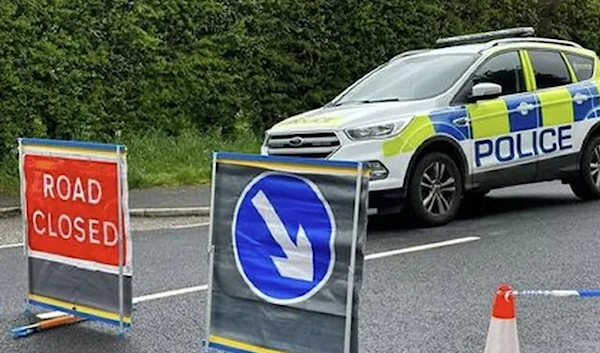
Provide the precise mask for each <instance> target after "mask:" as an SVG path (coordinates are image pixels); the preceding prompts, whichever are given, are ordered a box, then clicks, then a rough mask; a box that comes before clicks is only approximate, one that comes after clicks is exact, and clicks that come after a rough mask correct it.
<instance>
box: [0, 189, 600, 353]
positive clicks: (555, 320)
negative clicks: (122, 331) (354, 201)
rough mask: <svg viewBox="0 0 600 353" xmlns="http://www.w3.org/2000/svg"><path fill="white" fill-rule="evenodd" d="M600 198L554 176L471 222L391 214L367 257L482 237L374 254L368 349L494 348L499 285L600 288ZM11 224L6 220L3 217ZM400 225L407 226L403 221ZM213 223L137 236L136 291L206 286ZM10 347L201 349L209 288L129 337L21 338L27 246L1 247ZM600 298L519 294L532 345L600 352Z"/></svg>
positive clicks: (70, 330) (86, 329) (138, 325)
mask: <svg viewBox="0 0 600 353" xmlns="http://www.w3.org/2000/svg"><path fill="white" fill-rule="evenodd" d="M599 212H600V202H590V203H581V202H579V201H578V200H576V199H575V198H574V197H573V195H572V193H571V192H570V190H569V189H568V187H566V186H563V185H561V184H559V183H544V184H536V185H529V186H522V187H516V188H509V189H505V190H498V191H495V192H492V193H491V194H490V196H489V197H488V198H487V199H486V200H485V202H484V203H483V204H482V205H481V206H479V207H473V208H472V209H466V210H465V212H463V214H462V216H461V219H459V220H457V221H455V222H453V223H451V224H450V225H448V226H445V227H441V228H435V229H412V228H411V227H410V226H407V225H405V224H406V222H407V221H406V220H401V219H398V218H390V219H386V220H379V221H378V222H376V223H374V224H372V225H371V229H370V231H369V234H368V240H367V254H370V255H373V254H378V253H382V252H387V251H390V250H397V249H403V248H407V247H412V246H416V245H423V244H429V243H435V242H439V241H445V240H451V239H456V238H464V237H479V238H480V240H478V241H474V242H469V243H464V244H460V245H455V246H449V247H443V248H435V249H430V250H424V251H417V252H411V253H405V254H400V255H395V256H388V257H383V258H378V259H372V260H368V261H367V262H366V264H365V273H364V275H365V278H364V287H363V290H362V292H361V309H360V318H359V321H360V348H361V349H360V351H361V352H373V353H375V352H377V353H383V352H385V353H389V352H394V353H400V352H460V353H466V352H482V351H483V348H484V342H485V337H486V335H487V328H488V324H489V320H490V316H489V315H490V304H491V301H492V296H493V293H494V290H495V288H496V286H497V285H498V284H500V283H502V282H508V283H510V284H512V285H513V286H515V288H516V289H581V288H600V275H599V270H598V269H599V268H600V256H599V255H600V219H599V217H598V215H599ZM0 222H2V221H0ZM394 222H396V223H395V224H394ZM206 236H207V228H206V227H195V228H183V229H160V230H143V231H138V232H136V233H135V234H134V256H135V257H134V262H135V265H134V271H135V272H134V295H135V296H140V295H146V294H152V293H157V292H162V291H168V290H173V289H179V288H184V287H190V286H198V285H202V284H205V283H206V279H207V276H206V265H205V263H206V256H205V247H206ZM0 268H1V269H2V270H1V272H0V288H1V292H0V326H1V327H2V328H3V329H4V333H0V351H1V352H14V353H21V352H44V353H63V352H64V353H71V352H77V353H89V352H199V351H200V349H201V344H200V339H201V337H202V327H203V323H204V312H205V310H204V308H205V292H202V291H200V292H194V293H191V294H185V295H179V296H173V297H169V298H164V299H158V300H153V301H147V302H143V303H140V304H138V307H137V311H136V312H135V315H134V325H133V327H132V329H131V330H130V331H128V333H127V335H126V336H125V338H124V339H118V338H117V337H116V335H115V332H114V331H112V330H111V329H108V328H106V327H104V326H99V325H95V324H91V323H85V324H78V325H75V326H71V327H67V328H61V329H55V330H53V331H50V332H46V333H40V334H36V335H34V336H31V337H28V338H25V339H19V340H14V339H12V338H11V336H10V334H9V329H10V328H11V327H14V326H16V325H21V324H25V323H27V322H28V320H30V319H31V318H30V317H28V316H26V315H25V314H24V313H23V308H24V307H23V298H24V293H25V280H26V277H25V273H24V266H23V258H22V249H21V248H12V249H0ZM598 317H600V299H593V298H590V299H580V298H546V297H519V298H517V319H518V325H519V339H520V343H521V352H523V353H539V352H544V353H553V352H556V353H558V352H561V353H565V352H594V353H596V352H598V351H600V325H599V324H598V321H599V320H598Z"/></svg>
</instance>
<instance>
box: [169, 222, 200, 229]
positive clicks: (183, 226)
mask: <svg viewBox="0 0 600 353" xmlns="http://www.w3.org/2000/svg"><path fill="white" fill-rule="evenodd" d="M209 224H210V222H204V223H192V224H181V225H178V226H171V227H167V229H187V228H196V227H206V226H208V225H209Z"/></svg>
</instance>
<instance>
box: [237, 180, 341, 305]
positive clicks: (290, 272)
mask: <svg viewBox="0 0 600 353" xmlns="http://www.w3.org/2000/svg"><path fill="white" fill-rule="evenodd" d="M335 229H336V227H335V220H334V217H333V213H332V212H331V208H330V206H329V204H328V202H327V200H325V198H324V197H323V195H322V194H321V192H320V191H319V189H318V187H317V186H316V185H315V184H314V183H313V182H312V181H310V180H308V179H305V178H302V177H299V176H296V175H290V174H283V173H276V172H267V173H263V174H261V175H259V176H258V177H256V178H255V179H254V180H252V182H251V183H250V184H249V185H248V186H246V188H245V189H244V192H243V193H242V195H241V196H240V198H239V200H238V203H237V206H236V209H235V213H234V220H233V226H232V235H233V248H234V253H235V261H236V265H237V267H238V270H239V272H240V274H241V275H242V277H243V278H244V281H245V282H246V283H247V284H248V286H249V287H250V288H251V289H252V291H253V292H254V293H255V294H256V295H258V296H259V297H261V298H262V299H264V300H266V301H268V302H271V303H275V304H293V303H299V302H302V301H304V300H307V299H308V298H310V297H312V296H313V295H314V294H315V293H317V292H318V291H319V290H320V289H321V288H322V287H323V285H325V283H326V282H327V280H328V279H329V277H330V276H331V273H332V271H333V265H334V263H335V248H334V241H335Z"/></svg>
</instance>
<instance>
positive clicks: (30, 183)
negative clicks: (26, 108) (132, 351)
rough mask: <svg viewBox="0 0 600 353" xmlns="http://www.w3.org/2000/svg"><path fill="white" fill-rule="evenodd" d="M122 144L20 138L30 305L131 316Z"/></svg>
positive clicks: (123, 321)
mask: <svg viewBox="0 0 600 353" xmlns="http://www.w3.org/2000/svg"><path fill="white" fill-rule="evenodd" d="M125 157H126V154H125V147H124V146H117V145H107V144H89V143H80V142H73V141H55V140H45V139H21V140H20V165H21V196H22V207H23V219H24V232H25V238H26V244H27V256H28V265H29V275H30V277H29V289H30V292H29V295H28V299H29V301H30V303H31V304H34V305H36V304H37V305H40V306H44V307H50V308H55V309H58V310H62V311H64V309H68V310H70V311H74V312H75V314H76V315H79V316H86V317H88V318H91V319H98V320H101V321H106V322H109V323H113V324H119V325H121V326H127V325H129V323H130V319H131V317H130V316H131V300H132V298H131V275H132V271H131V263H132V258H131V257H132V256H131V255H132V249H131V241H130V236H129V226H128V224H129V221H128V207H127V178H126V173H127V169H126V163H125V161H126V160H125Z"/></svg>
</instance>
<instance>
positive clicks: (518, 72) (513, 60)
mask: <svg viewBox="0 0 600 353" xmlns="http://www.w3.org/2000/svg"><path fill="white" fill-rule="evenodd" d="M484 82H485V83H495V84H498V85H500V86H502V95H508V94H515V93H521V92H525V91H526V90H527V87H526V85H525V74H524V73H523V67H522V65H521V59H520V57H519V54H518V52H516V51H511V52H506V53H501V54H498V55H496V56H494V57H492V58H490V59H488V60H487V61H485V62H484V63H483V64H482V65H481V66H480V67H479V68H477V70H475V72H474V74H473V75H472V76H471V78H470V79H469V81H467V83H466V84H465V85H464V86H463V88H462V89H461V90H460V91H459V93H458V94H457V96H456V97H455V98H454V100H453V103H452V104H460V105H462V104H465V103H466V101H467V98H468V97H469V96H470V95H471V90H472V89H473V86H475V85H476V84H478V83H484Z"/></svg>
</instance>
